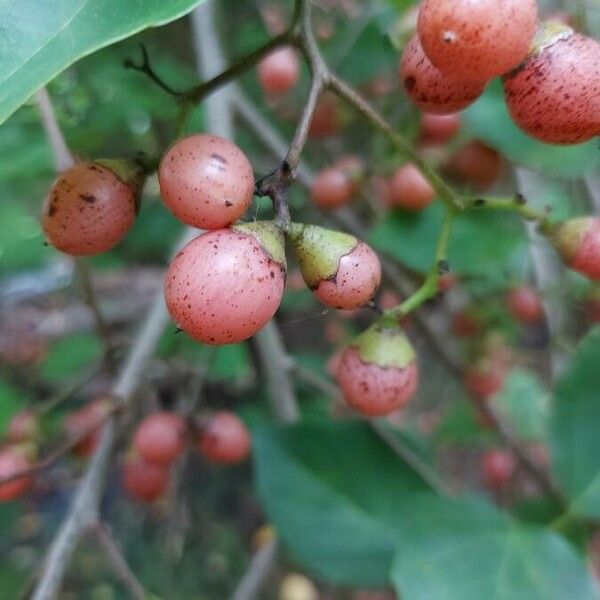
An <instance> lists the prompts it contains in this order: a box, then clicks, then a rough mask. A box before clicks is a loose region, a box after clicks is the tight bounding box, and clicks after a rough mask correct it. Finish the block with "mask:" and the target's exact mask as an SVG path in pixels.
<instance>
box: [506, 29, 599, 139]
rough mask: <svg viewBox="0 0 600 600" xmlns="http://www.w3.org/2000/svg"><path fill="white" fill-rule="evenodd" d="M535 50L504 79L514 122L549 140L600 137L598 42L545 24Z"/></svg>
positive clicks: (527, 130) (535, 136)
mask: <svg viewBox="0 0 600 600" xmlns="http://www.w3.org/2000/svg"><path fill="white" fill-rule="evenodd" d="M538 38H539V39H538V43H537V44H536V48H535V49H534V51H533V52H532V54H531V55H530V56H529V57H528V58H527V60H526V61H525V62H524V63H523V64H522V65H521V66H520V67H519V68H518V69H516V70H515V71H514V72H512V73H509V74H508V75H506V76H505V78H504V93H505V97H506V104H507V106H508V110H509V112H510V115H511V117H512V118H513V120H514V121H515V123H516V124H517V125H518V126H519V127H520V128H521V129H522V130H523V131H524V132H525V133H527V134H528V135H530V136H531V137H533V138H535V139H537V140H540V141H542V142H547V143H549V144H577V143H581V142H585V141H586V140H589V139H591V138H593V137H595V136H597V135H600V44H599V43H598V42H597V41H596V40H593V39H592V38H589V37H586V36H584V35H581V34H579V33H573V31H572V30H571V29H569V28H565V27H564V26H562V25H560V24H556V23H548V24H546V25H545V26H543V27H542V29H541V31H540V32H539V35H538Z"/></svg>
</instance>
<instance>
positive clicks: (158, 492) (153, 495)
mask: <svg viewBox="0 0 600 600" xmlns="http://www.w3.org/2000/svg"><path fill="white" fill-rule="evenodd" d="M121 479H122V483H123V488H124V489H125V491H126V492H127V493H128V494H129V495H130V496H131V497H132V498H134V499H135V500H139V501H141V502H153V501H154V500H156V499H157V498H160V496H162V495H163V494H164V493H165V491H166V490H167V487H168V485H169V470H168V469H167V468H166V467H163V466H160V465H157V464H154V463H151V462H147V461H145V460H144V459H143V458H140V457H139V456H136V457H133V458H130V459H128V460H126V461H125V463H124V464H123V469H122V471H121Z"/></svg>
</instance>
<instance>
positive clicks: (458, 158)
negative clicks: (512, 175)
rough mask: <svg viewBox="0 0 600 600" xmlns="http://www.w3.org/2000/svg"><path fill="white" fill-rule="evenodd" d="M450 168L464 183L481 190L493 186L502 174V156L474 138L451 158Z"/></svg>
mask: <svg viewBox="0 0 600 600" xmlns="http://www.w3.org/2000/svg"><path fill="white" fill-rule="evenodd" d="M448 167H449V170H450V172H451V173H452V174H453V175H454V176H455V177H456V178H457V179H460V180H461V181H463V182H464V183H467V184H471V185H473V186H474V187H476V188H478V189H480V190H486V189H488V188H489V187H491V186H492V185H493V184H494V183H495V182H496V181H497V179H498V178H499V177H500V175H501V174H502V169H503V164H502V157H501V156H500V154H498V152H496V151H495V150H494V149H493V148H490V147H489V146H486V145H485V144H483V143H482V142H479V141H478V140H472V141H470V142H468V143H467V144H465V145H464V146H462V148H459V149H458V150H457V151H456V152H455V153H454V154H453V155H452V157H451V158H450V161H449V165H448Z"/></svg>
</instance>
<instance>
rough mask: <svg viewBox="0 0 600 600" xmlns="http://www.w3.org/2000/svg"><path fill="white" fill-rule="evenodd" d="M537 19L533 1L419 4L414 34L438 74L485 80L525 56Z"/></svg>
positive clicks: (446, 0)
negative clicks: (416, 35)
mask: <svg viewBox="0 0 600 600" xmlns="http://www.w3.org/2000/svg"><path fill="white" fill-rule="evenodd" d="M537 18H538V10H537V3H536V0H477V1H476V2H473V0H452V1H449V0H423V2H422V3H421V6H420V8H419V19H418V22H417V31H418V33H419V38H420V40H421V43H422V45H423V49H424V51H425V54H426V55H427V57H428V58H429V60H430V61H431V62H432V63H433V64H434V65H435V66H436V67H437V68H438V69H439V70H440V71H441V72H442V73H444V74H446V75H449V76H453V77H460V78H462V79H465V80H475V81H488V80H490V79H492V78H493V77H497V76H498V75H502V74H503V73H506V72H507V71H509V70H510V69H514V68H515V67H516V66H518V65H519V64H520V63H521V62H522V61H523V59H524V58H525V57H526V56H527V53H528V52H529V49H530V47H531V43H532V40H533V36H534V35H535V31H536V27H537Z"/></svg>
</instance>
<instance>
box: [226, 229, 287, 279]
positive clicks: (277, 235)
mask: <svg viewBox="0 0 600 600" xmlns="http://www.w3.org/2000/svg"><path fill="white" fill-rule="evenodd" d="M232 229H236V230H237V231H241V232H242V233H246V234H249V235H252V236H254V237H255V238H256V239H257V240H258V243H259V244H260V245H261V246H262V248H263V249H264V251H265V252H266V253H267V254H268V255H269V257H270V258H271V260H274V261H275V262H276V263H279V264H280V265H282V266H283V267H284V268H285V267H286V261H285V244H284V240H283V234H282V233H281V230H280V229H279V227H277V225H275V223H273V221H255V222H254V223H242V224H240V225H234V226H233V227H232Z"/></svg>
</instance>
